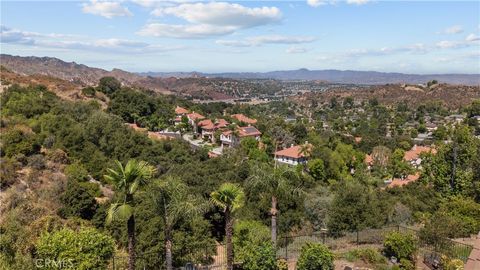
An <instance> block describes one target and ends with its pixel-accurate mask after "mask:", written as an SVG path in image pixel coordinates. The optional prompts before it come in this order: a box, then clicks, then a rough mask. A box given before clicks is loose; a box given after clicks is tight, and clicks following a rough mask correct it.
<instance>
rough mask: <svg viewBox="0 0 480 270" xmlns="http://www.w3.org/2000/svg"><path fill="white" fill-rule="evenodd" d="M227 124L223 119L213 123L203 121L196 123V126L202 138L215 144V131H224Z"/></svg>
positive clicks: (206, 120) (207, 120)
mask: <svg viewBox="0 0 480 270" xmlns="http://www.w3.org/2000/svg"><path fill="white" fill-rule="evenodd" d="M228 125H229V123H228V122H227V121H226V120H225V119H221V118H220V119H216V120H215V123H213V121H212V120H210V119H204V120H202V121H200V122H198V124H197V126H198V127H199V128H200V132H201V134H202V138H204V139H206V140H209V141H211V142H213V143H214V142H215V131H217V130H219V129H225V128H226V127H227V126H228Z"/></svg>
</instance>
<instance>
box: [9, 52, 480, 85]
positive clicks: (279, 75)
mask: <svg viewBox="0 0 480 270" xmlns="http://www.w3.org/2000/svg"><path fill="white" fill-rule="evenodd" d="M0 58H1V65H2V66H4V67H6V68H8V69H10V70H12V71H14V72H16V73H19V74H26V75H33V74H40V75H47V76H53V77H56V78H60V79H63V80H67V81H74V82H81V83H83V84H95V83H97V82H98V80H99V79H100V78H101V77H104V76H114V77H116V78H117V79H119V80H120V81H122V82H123V83H125V84H127V85H135V84H136V85H138V84H140V85H148V86H149V87H153V88H157V90H159V91H162V90H165V91H167V90H168V88H170V86H171V85H170V83H169V82H168V81H165V80H162V78H170V77H176V78H202V77H208V78H229V79H276V80H318V81H327V82H331V83H346V84H376V85H379V84H393V83H410V84H419V83H425V82H428V81H430V80H437V81H439V82H443V83H449V84H463V85H480V74H428V75H419V74H403V73H385V72H376V71H352V70H345V71H342V70H308V69H298V70H285V71H271V72H263V73H262V72H231V73H201V72H145V73H133V72H128V71H124V70H120V69H113V70H112V71H107V70H104V69H100V68H93V67H89V66H86V65H83V64H77V63H75V62H65V61H62V60H60V59H58V58H53V57H35V56H29V57H22V56H12V55H7V54H1V55H0ZM157 85H158V87H157Z"/></svg>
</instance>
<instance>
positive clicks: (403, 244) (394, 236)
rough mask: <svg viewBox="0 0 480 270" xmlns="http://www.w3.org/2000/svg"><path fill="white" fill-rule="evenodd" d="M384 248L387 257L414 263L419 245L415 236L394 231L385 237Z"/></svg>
mask: <svg viewBox="0 0 480 270" xmlns="http://www.w3.org/2000/svg"><path fill="white" fill-rule="evenodd" d="M383 248H384V252H385V255H387V257H392V256H393V257H396V258H397V259H398V260H401V259H406V260H410V261H414V259H415V253H416V252H417V249H418V244H417V240H416V239H415V236H414V235H412V234H409V233H400V232H395V231H394V232H390V233H388V234H387V235H386V236H385V239H384V241H383Z"/></svg>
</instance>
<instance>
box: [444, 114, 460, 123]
mask: <svg viewBox="0 0 480 270" xmlns="http://www.w3.org/2000/svg"><path fill="white" fill-rule="evenodd" d="M445 119H446V120H447V121H449V122H454V123H455V124H460V123H462V122H463V120H464V119H465V115H463V114H452V115H449V116H447V117H445Z"/></svg>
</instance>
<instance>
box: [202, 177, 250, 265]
mask: <svg viewBox="0 0 480 270" xmlns="http://www.w3.org/2000/svg"><path fill="white" fill-rule="evenodd" d="M210 200H211V202H212V203H213V204H214V205H216V206H218V207H219V208H221V209H222V211H223V213H224V214H225V242H226V246H227V270H232V269H233V244H232V235H233V216H232V215H233V214H234V213H235V211H236V210H238V209H239V208H241V207H242V206H243V203H244V200H245V194H244V193H243V190H242V188H241V187H240V186H238V185H235V184H232V183H224V184H222V185H221V186H220V188H219V189H218V190H216V191H214V192H212V193H211V194H210Z"/></svg>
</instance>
